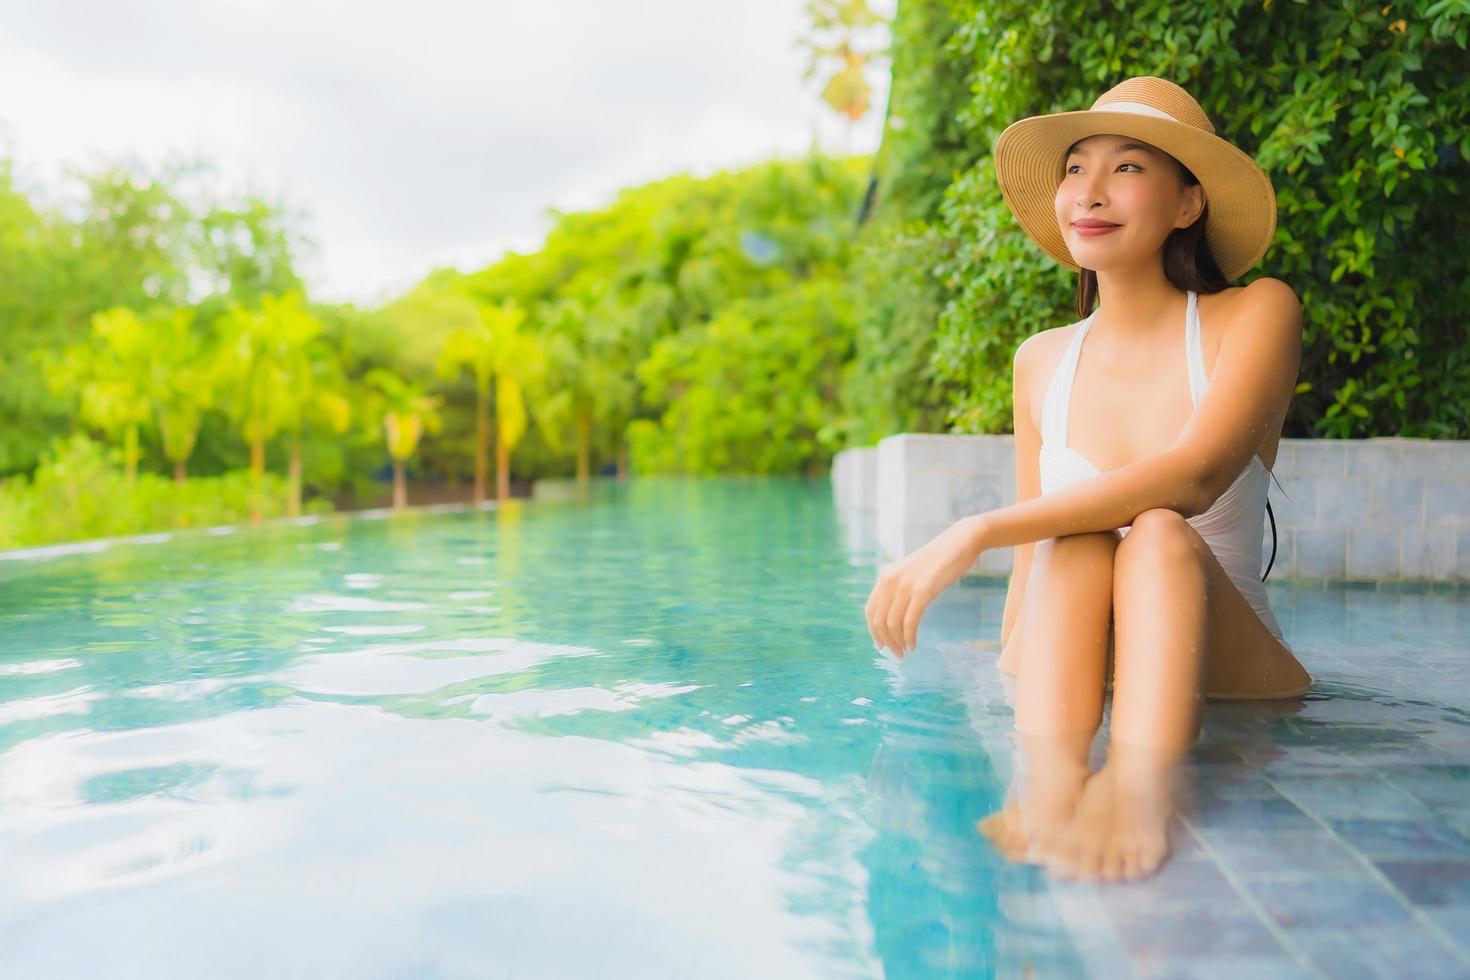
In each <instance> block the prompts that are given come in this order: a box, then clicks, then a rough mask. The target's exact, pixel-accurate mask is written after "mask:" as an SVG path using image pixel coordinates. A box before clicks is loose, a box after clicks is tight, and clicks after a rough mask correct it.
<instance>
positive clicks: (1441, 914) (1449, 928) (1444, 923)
mask: <svg viewBox="0 0 1470 980" xmlns="http://www.w3.org/2000/svg"><path fill="white" fill-rule="evenodd" d="M1422 912H1423V914H1424V916H1425V917H1426V918H1428V919H1429V921H1430V922H1433V923H1434V924H1435V925H1436V926H1438V927H1439V929H1440V930H1441V931H1442V932H1444V933H1445V935H1446V936H1448V937H1449V940H1450V945H1451V946H1452V947H1454V948H1457V949H1458V950H1460V952H1462V953H1464V954H1466V955H1467V956H1470V905H1457V906H1450V907H1447V908H1440V907H1438V906H1434V905H1429V906H1426V907H1425V908H1424V909H1422Z"/></svg>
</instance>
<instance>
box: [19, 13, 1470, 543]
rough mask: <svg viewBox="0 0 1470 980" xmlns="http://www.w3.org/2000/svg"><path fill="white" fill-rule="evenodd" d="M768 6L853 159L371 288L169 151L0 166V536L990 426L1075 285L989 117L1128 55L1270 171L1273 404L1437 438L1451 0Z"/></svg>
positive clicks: (1454, 398) (1454, 139) (1451, 305)
mask: <svg viewBox="0 0 1470 980" xmlns="http://www.w3.org/2000/svg"><path fill="white" fill-rule="evenodd" d="M808 15H809V20H810V33H809V36H807V37H805V38H802V39H801V43H803V44H804V45H806V47H807V48H808V49H809V50H810V52H811V55H812V67H811V69H810V70H811V72H812V73H814V74H816V75H818V76H820V78H821V80H822V82H823V86H824V87H823V89H822V96H823V99H824V100H825V101H826V103H827V105H828V106H830V107H831V110H832V111H834V112H837V113H840V114H842V115H843V116H844V117H846V118H847V119H848V120H850V121H851V120H856V119H858V118H861V117H863V116H864V115H866V114H867V113H869V112H871V111H874V110H873V107H872V106H871V105H870V101H871V99H870V96H871V92H872V91H873V87H872V84H871V83H872V78H873V75H874V73H875V72H878V71H884V72H891V81H890V86H891V87H890V94H889V97H888V99H887V104H886V106H885V107H884V109H883V111H884V113H885V118H884V126H883V139H882V143H881V146H880V148H879V150H878V152H877V153H876V154H874V155H852V156H831V155H827V154H824V153H820V152H817V151H815V150H813V151H812V152H809V153H808V154H807V155H806V156H804V157H801V158H798V159H773V160H769V161H766V162H763V163H760V164H757V165H754V166H750V167H747V168H744V169H740V170H731V171H722V172H719V173H717V174H715V175H714V176H711V177H706V178H702V179H696V178H694V177H690V176H687V175H674V176H670V177H668V178H666V179H662V180H658V181H655V182H652V183H649V184H646V185H644V186H639V187H632V188H628V189H626V190H624V191H622V192H621V193H620V194H619V195H618V196H617V198H616V200H615V201H614V202H613V203H612V204H611V205H610V206H608V207H606V208H603V209H600V210H594V211H584V212H575V213H559V212H554V217H555V219H556V220H555V224H554V227H553V228H552V230H551V231H550V233H549V234H548V235H547V236H546V238H545V240H544V242H543V243H542V244H541V246H540V248H539V249H536V250H534V251H530V252H528V253H525V254H522V253H518V252H508V253H506V254H505V255H504V256H502V257H501V258H499V259H498V260H496V261H494V262H492V263H491V264H489V265H487V266H485V267H484V268H480V269H477V270H471V271H461V270H458V269H440V270H438V271H436V272H434V273H432V274H430V275H429V276H427V277H426V278H425V279H424V280H423V281H422V282H420V283H418V284H417V285H416V286H414V287H413V288H412V289H410V290H409V291H407V292H406V293H405V294H403V295H401V296H398V297H396V298H394V299H392V300H391V301H389V302H387V303H385V304H383V305H381V306H378V307H375V308H361V307H358V306H356V305H354V304H351V303H324V302H318V301H314V300H313V299H312V298H311V297H310V296H309V295H308V294H307V289H306V286H305V284H304V283H303V281H302V279H301V278H300V276H299V274H298V264H299V258H300V255H301V253H302V250H303V249H305V248H307V247H308V246H309V245H310V241H309V238H308V237H307V235H306V233H305V231H304V230H303V229H302V228H300V227H299V223H298V222H297V221H296V220H295V219H294V218H293V217H292V216H291V215H289V214H287V213H286V212H285V211H284V210H283V209H281V208H280V207H278V206H276V205H274V204H272V203H271V202H269V201H267V200H264V199H262V198H261V197H259V196H256V195H249V194H245V195H235V196H232V195H230V194H228V193H226V192H222V191H220V190H218V186H217V184H214V183H210V182H208V181H204V180H201V179H200V178H201V177H202V176H207V173H208V170H209V168H208V166H207V165H205V164H191V165H189V166H175V167H169V168H155V169H152V170H149V169H146V168H141V167H122V166H114V165H109V166H104V167H100V168H97V169H94V170H92V171H88V172H77V173H75V176H74V178H73V179H74V180H76V181H77V182H78V184H79V189H80V195H79V197H80V199H81V200H82V201H83V202H84V206H83V207H82V208H81V209H80V211H78V212H75V213H63V212H62V211H61V210H57V209H51V208H48V207H46V206H43V205H42V204H40V203H39V201H38V197H37V195H35V194H33V193H28V192H27V191H26V190H25V189H22V188H20V187H18V186H17V182H16V180H15V178H14V172H15V171H14V164H13V161H9V160H0V284H3V289H0V548H4V547H19V546H26V545H33V544H40V543H46V542H51V541H63V540H70V539H77V538H87V537H96V536H109V535H117V534H128V533H137V532H144V531H154V530H167V529H170V528H175V527H190V526H202V525H210V524H219V523H226V522H230V521H234V520H239V519H243V518H251V519H255V520H260V519H264V518H267V517H274V516H281V515H294V514H301V513H310V512H315V511H321V510H330V509H333V508H339V507H363V506H376V505H379V504H382V503H386V502H389V501H391V502H392V503H393V504H394V505H395V506H403V505H404V504H406V503H407V502H408V501H409V500H410V499H413V500H415V501H420V500H427V499H464V500H475V501H479V500H484V499H487V498H489V497H497V496H498V497H500V498H504V497H506V496H508V495H510V494H511V493H513V492H518V491H519V492H524V489H525V487H526V485H527V484H528V483H529V481H531V480H533V479H536V478H540V477H546V476H561V475H566V476H570V475H575V476H576V477H577V478H579V479H583V480H586V479H590V478H591V477H592V476H593V475H594V474H604V475H617V476H626V475H628V474H630V473H634V472H636V473H687V474H716V473H783V474H807V475H813V476H817V475H821V474H823V473H825V472H826V470H827V467H828V465H829V464H830V461H831V458H832V455H833V454H834V453H835V452H836V451H838V450H840V449H842V448H845V447H848V446H857V445H870V444H872V443H874V442H876V441H877V440H878V439H880V438H882V437H883V436H885V435H889V434H891V433H894V432H901V431H931V432H940V431H956V432H1006V431H1008V430H1009V425H1010V412H1011V390H1010V383H1011V380H1010V365H1011V357H1012V354H1013V353H1014V350H1015V348H1016V346H1017V344H1018V343H1019V342H1020V341H1021V340H1022V339H1023V338H1024V337H1026V336H1027V335H1029V334H1031V333H1034V332H1036V331H1037V330H1040V329H1045V328H1047V327H1051V326H1057V325H1060V324H1063V323H1068V322H1071V321H1072V320H1074V319H1076V315H1075V309H1074V308H1073V289H1074V286H1073V275H1072V274H1071V273H1070V272H1068V271H1067V270H1065V269H1062V268H1060V267H1058V266H1057V265H1056V264H1055V263H1053V262H1051V261H1050V260H1049V259H1047V258H1046V257H1045V256H1044V255H1043V254H1042V253H1041V252H1040V251H1039V249H1037V248H1036V247H1035V246H1034V245H1033V244H1032V243H1031V242H1030V241H1029V239H1027V238H1026V237H1025V235H1024V234H1023V233H1022V232H1021V231H1020V228H1019V227H1018V226H1017V225H1016V223H1015V222H1014V220H1013V218H1012V217H1011V216H1010V214H1009V211H1008V210H1007V209H1006V208H1005V205H1004V202H1003V201H1002V199H1001V197H1000V192H999V188H998V186H997V184H996V182H995V176H994V172H993V169H992V167H991V160H990V156H989V148H990V146H991V145H992V143H993V142H994V139H995V137H996V136H997V135H998V134H999V132H1000V131H1001V130H1002V129H1003V128H1004V127H1005V126H1006V125H1007V124H1008V123H1009V122H1011V121H1013V120H1014V119H1017V118H1020V117H1023V116H1026V115H1033V114H1037V113H1043V112H1052V111H1060V110H1066V109H1075V108H1082V107H1085V106H1087V105H1090V104H1091V102H1092V101H1093V99H1095V98H1096V97H1097V95H1098V94H1100V93H1101V92H1102V91H1104V90H1106V89H1107V88H1108V87H1110V86H1111V85H1113V84H1115V83H1116V82H1117V81H1119V80H1121V79H1122V78H1124V77H1127V76H1129V75H1136V74H1156V75H1162V76H1164V77H1167V78H1170V79H1172V80H1174V81H1176V82H1178V83H1179V84H1181V85H1184V86H1185V87H1186V88H1188V89H1189V90H1190V91H1191V92H1192V93H1193V94H1195V95H1196V97H1197V98H1199V100H1200V102H1201V104H1202V105H1203V106H1204V108H1205V110H1206V111H1207V112H1208V113H1209V114H1210V116H1211V118H1212V119H1213V120H1214V122H1215V124H1216V128H1217V132H1219V134H1220V135H1222V136H1224V137H1225V138H1227V139H1230V140H1232V141H1234V142H1236V143H1237V144H1238V145H1241V146H1242V147H1244V148H1245V149H1247V151H1249V152H1252V153H1253V154H1254V155H1255V157H1256V159H1257V161H1258V162H1259V163H1260V164H1261V165H1262V166H1263V167H1264V168H1265V169H1266V171H1267V172H1268V173H1269V174H1270V175H1271V177H1272V180H1273V182H1274V183H1275V186H1276V191H1277V199H1278V207H1279V221H1278V229H1277V235H1276V239H1275V241H1274V243H1273V246H1272V248H1271V249H1270V250H1269V251H1268V252H1267V254H1266V256H1265V257H1264V258H1263V259H1262V262H1261V263H1260V265H1259V266H1258V267H1257V269H1256V270H1254V271H1253V272H1252V273H1251V274H1248V276H1247V277H1246V278H1247V279H1249V278H1254V277H1255V276H1256V275H1272V276H1277V277H1280V278H1282V279H1285V280H1286V281H1287V282H1289V283H1291V284H1292V285H1293V287H1294V288H1295V289H1296V290H1297V292H1298V294H1299V295H1301V296H1302V298H1303V302H1304V309H1305V323H1306V337H1305V341H1306V348H1305V351H1304V358H1303V368H1302V375H1301V379H1300V384H1299V386H1298V395H1297V398H1296V399H1295V401H1294V403H1293V408H1292V411H1291V414H1290V416H1289V417H1288V421H1287V431H1286V435H1288V436H1297V437H1300V436H1319V437H1336V438H1358V437H1365V436H1370V435H1406V436H1428V437H1432V438H1465V437H1467V434H1470V370H1467V366H1470V344H1467V343H1466V341H1467V339H1470V336H1467V328H1466V322H1467V314H1470V277H1467V276H1466V275H1465V260H1464V254H1463V251H1462V250H1461V249H1460V248H1459V247H1458V246H1459V237H1460V236H1461V235H1463V231H1464V229H1465V227H1466V224H1465V215H1466V213H1467V212H1470V208H1467V203H1470V202H1467V187H1470V57H1467V32H1470V0H1436V2H1426V3H1409V4H1390V5H1387V6H1384V5H1381V4H1369V3H1356V2H1352V0H1347V2H1344V3H1341V4H1336V5H1332V6H1331V7H1330V8H1329V7H1328V6H1325V5H1321V4H1310V3H1303V2H1290V0H1275V2H1272V0H1265V2H1260V0H1255V2H1251V3H1237V2H1222V3H1215V4H1206V5H1197V4H1194V5H1192V4H1184V3H1177V2H1169V0H1151V2H1144V3H1140V4H1135V5H1132V6H1130V7H1129V8H1128V9H1127V10H1126V11H1123V10H1121V9H1118V8H1116V7H1115V6H1114V5H1110V4H1101V3H1095V2H1084V0H1041V2H1034V0H1031V2H1024V3H1023V2H1019V0H1017V2H1011V0H901V2H900V3H899V5H898V8H897V13H896V16H895V17H894V19H893V22H892V24H891V25H890V31H889V36H890V37H891V39H892V43H891V45H890V46H889V47H887V48H886V49H883V50H873V49H871V48H865V47H864V46H863V45H862V44H861V43H860V42H859V38H860V37H862V36H863V32H864V31H865V30H866V29H867V28H869V27H871V26H872V25H873V24H874V23H875V22H878V21H880V20H881V18H879V16H878V15H877V14H875V13H874V12H873V11H872V10H871V9H869V7H868V6H867V4H866V3H863V2H860V0H859V2H849V0H819V2H812V3H809V4H808ZM201 188H209V189H207V190H201Z"/></svg>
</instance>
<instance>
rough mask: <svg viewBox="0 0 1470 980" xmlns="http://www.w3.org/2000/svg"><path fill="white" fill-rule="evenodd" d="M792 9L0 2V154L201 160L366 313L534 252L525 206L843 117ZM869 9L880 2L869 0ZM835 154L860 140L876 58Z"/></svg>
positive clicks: (788, 147)
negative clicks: (310, 251) (431, 281)
mask: <svg viewBox="0 0 1470 980" xmlns="http://www.w3.org/2000/svg"><path fill="white" fill-rule="evenodd" d="M802 7H803V4H802V0H724V2H714V0H636V2H634V0H480V2H451V0H414V2H411V3H404V2H399V3H389V2H385V0H351V2H324V0H226V2H214V3H209V2H204V0H148V2H140V0H107V2H97V0H75V2H73V0H69V2H67V3H59V4H50V3H28V2H14V0H0V17H3V21H0V23H3V24H4V29H3V30H0V149H3V150H5V151H8V153H9V154H10V155H11V156H13V157H14V158H15V161H16V166H17V176H18V178H19V181H20V183H21V184H22V186H23V187H25V188H26V189H28V190H36V191H41V192H43V193H46V194H48V195H50V197H51V198H54V197H55V196H56V195H57V194H58V193H60V191H61V189H62V188H63V187H64V186H65V184H64V181H63V177H62V172H63V171H62V168H63V167H64V166H67V165H72V166H82V167H90V166H93V165H96V164H98V163H100V162H102V161H110V160H122V159H126V158H128V157H129V156H131V157H133V158H136V159H141V160H144V161H149V162H157V161H161V160H165V159H168V158H170V157H174V158H177V157H179V156H180V155H200V156H203V157H204V158H206V159H208V160H210V161H212V162H213V163H215V164H216V165H217V167H218V168H219V170H220V172H221V173H222V175H223V176H224V177H225V178H226V182H227V184H228V186H231V187H234V188H236V189H245V188H247V187H248V188H250V189H253V190H255V191H257V192H260V193H262V194H263V195H264V196H266V197H268V198H270V199H273V200H277V201H284V203H285V204H286V205H287V207H288V208H290V209H292V210H294V211H298V212H301V213H302V214H303V215H304V221H303V222H302V224H303V227H304V230H305V231H306V232H307V233H308V234H309V235H310V236H311V237H312V238H313V239H315V240H316V241H317V243H318V249H317V251H316V254H315V255H314V256H313V257H311V258H310V260H309V261H308V262H306V263H305V264H304V270H303V271H304V272H305V274H306V277H307V281H308V283H309V285H310V287H311V293H312V296H313V297H314V298H316V299H323V300H344V299H346V300H353V301H356V302H359V303H364V304H375V303H377V302H380V301H382V300H384V299H386V298H388V297H389V296H391V295H394V294H396V293H398V292H401V291H402V290H404V289H406V288H407V287H408V286H410V285H412V284H413V283H414V282H415V281H417V280H418V279H419V278H420V277H421V276H423V274H424V273H426V272H427V271H429V270H430V269H432V268H434V267H435V266H441V265H455V266H459V267H460V268H465V269H469V268H478V267H480V266H483V265H485V264H488V263H489V262H491V261H493V260H494V259H495V258H496V257H497V256H498V255H499V254H501V253H502V252H503V251H504V250H505V249H507V248H513V249H516V250H519V251H526V250H530V249H534V248H535V247H536V245H537V243H538V242H540V240H541V238H542V236H543V235H544V234H545V232H546V231H547V229H548V227H549V226H550V219H549V218H548V217H547V216H546V215H545V213H544V212H545V209H546V208H547V207H556V208H559V209H562V210H577V209H582V208H592V207H597V206H600V205H602V204H604V203H606V202H608V201H610V200H611V198H612V196H613V194H614V192H615V191H616V190H617V189H618V188H620V187H626V186H631V185H635V184H639V183H643V182H645V181H648V180H653V179H657V178H659V177H663V176H667V175H669V174H673V173H679V172H685V171H687V172H690V173H694V174H699V175H703V174H708V173H712V172H714V171H715V170H718V169H722V168H726V167H736V166H741V165H744V164H747V163H752V162H755V161H757V160H761V159H765V158H768V157H770V156H772V155H782V156H794V155H799V154H801V153H803V152H805V151H806V149H807V148H808V146H809V145H810V144H811V143H812V142H813V141H814V140H815V141H816V143H817V144H818V145H820V146H821V147H823V148H825V149H827V150H829V151H833V152H840V151H841V150H842V149H843V147H844V145H845V142H846V139H847V134H846V133H845V132H844V130H845V128H846V126H845V122H844V121H843V120H842V119H841V118H840V117H838V116H837V115H836V114H835V113H833V112H832V110H831V109H829V108H828V107H827V106H826V105H825V104H823V103H822V102H821V100H820V99H819V97H818V90H819V85H818V83H817V82H816V81H807V80H804V79H803V78H802V77H801V75H802V71H803V69H804V68H805V66H806V64H807V55H806V53H805V52H804V51H803V50H802V49H800V48H798V47H797V46H796V44H795V42H796V39H797V38H798V37H800V36H801V35H802V34H803V33H804V30H805V27H806V24H805V15H804V12H803V9H802ZM873 7H874V8H875V9H878V10H880V11H882V12H883V13H885V14H891V12H892V3H891V0H890V2H887V3H885V2H882V0H878V2H874V3H873ZM870 81H871V82H872V83H873V84H874V87H875V93H874V103H873V106H872V108H871V109H870V111H869V115H868V117H867V118H866V119H864V120H863V121H862V122H861V123H859V124H858V125H857V126H856V127H855V128H854V130H853V132H852V134H851V143H850V148H851V150H852V152H867V151H870V150H872V149H874V148H875V147H876V146H877V141H878V134H879V128H880V124H881V119H882V109H883V104H884V100H885V99H886V97H887V78H886V65H885V66H884V68H883V70H882V72H881V73H879V72H875V73H874V74H873V75H872V76H871V77H870Z"/></svg>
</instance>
